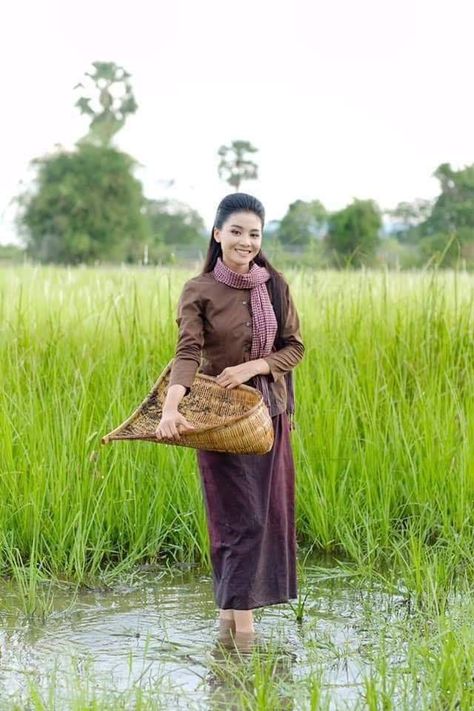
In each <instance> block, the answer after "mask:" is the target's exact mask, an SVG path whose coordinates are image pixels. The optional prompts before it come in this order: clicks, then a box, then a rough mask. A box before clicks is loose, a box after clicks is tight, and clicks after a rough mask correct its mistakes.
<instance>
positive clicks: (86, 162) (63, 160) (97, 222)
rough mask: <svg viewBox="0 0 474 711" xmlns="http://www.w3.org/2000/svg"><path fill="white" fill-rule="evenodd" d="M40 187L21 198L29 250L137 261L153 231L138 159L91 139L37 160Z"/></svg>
mask: <svg viewBox="0 0 474 711" xmlns="http://www.w3.org/2000/svg"><path fill="white" fill-rule="evenodd" d="M32 163H33V165H35V166H37V169H38V173H37V178H36V190H35V191H34V192H26V193H24V194H23V195H21V196H20V198H19V204H20V208H21V209H20V215H19V218H18V224H19V227H20V229H21V230H22V233H23V235H24V237H25V241H26V245H27V254H28V255H29V256H31V257H33V258H34V259H37V260H39V261H41V262H44V263H47V262H57V263H62V264H71V263H72V264H76V263H90V262H94V261H96V260H112V261H113V260H124V261H130V262H131V261H138V260H139V259H140V257H141V255H142V254H143V245H144V243H145V241H146V238H147V236H148V233H149V227H148V223H147V220H146V217H145V216H144V214H143V213H142V208H143V203H144V198H143V194H142V187H141V184H140V183H139V181H138V180H136V179H135V178H134V177H133V175H132V168H133V166H134V161H133V160H132V159H131V158H130V156H128V155H126V154H124V153H121V152H120V151H117V150H115V149H113V148H105V147H99V146H93V145H88V144H83V145H81V146H80V147H79V148H78V149H77V150H75V151H72V152H61V153H58V154H54V155H49V156H45V157H43V158H38V159H35V160H34V161H33V162H32Z"/></svg>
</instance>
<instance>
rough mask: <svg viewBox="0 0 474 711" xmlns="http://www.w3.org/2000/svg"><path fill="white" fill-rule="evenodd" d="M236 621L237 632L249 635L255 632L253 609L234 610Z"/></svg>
mask: <svg viewBox="0 0 474 711" xmlns="http://www.w3.org/2000/svg"><path fill="white" fill-rule="evenodd" d="M234 622H235V633H236V634H244V635H248V634H252V633H254V632H255V629H254V626H253V612H252V610H234Z"/></svg>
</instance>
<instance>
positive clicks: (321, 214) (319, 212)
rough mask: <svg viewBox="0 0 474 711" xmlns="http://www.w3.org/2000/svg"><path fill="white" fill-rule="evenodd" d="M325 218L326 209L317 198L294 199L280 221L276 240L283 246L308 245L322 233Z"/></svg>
mask: <svg viewBox="0 0 474 711" xmlns="http://www.w3.org/2000/svg"><path fill="white" fill-rule="evenodd" d="M327 219H328V215H327V212H326V209H325V208H324V205H323V204H322V203H321V202H320V201H319V200H312V201H311V202H305V201H304V200H296V201H295V202H293V203H291V205H290V206H289V208H288V212H287V213H286V215H285V216H284V218H283V219H282V221H281V223H280V226H279V228H278V232H277V236H278V240H279V241H280V242H281V244H283V245H285V246H292V245H308V244H309V243H310V242H311V240H313V239H317V238H320V237H322V236H323V235H324V233H325V231H326V226H327Z"/></svg>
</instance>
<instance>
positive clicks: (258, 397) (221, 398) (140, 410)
mask: <svg viewBox="0 0 474 711" xmlns="http://www.w3.org/2000/svg"><path fill="white" fill-rule="evenodd" d="M172 362H173V361H170V362H169V363H168V365H167V366H166V368H165V370H164V371H163V372H162V373H161V375H160V377H159V378H158V380H157V381H156V383H155V384H154V385H153V387H152V389H151V391H150V393H149V395H147V397H146V398H145V400H144V401H143V402H142V403H141V405H139V407H137V409H136V410H135V411H134V412H133V413H132V414H131V415H130V417H128V418H127V419H126V420H125V421H124V422H123V423H122V424H121V425H119V426H118V427H116V428H115V429H114V430H112V431H111V432H109V433H108V434H107V435H105V436H104V437H102V439H101V442H102V444H107V443H108V442H111V441H112V440H122V439H128V440H133V439H138V440H146V441H149V442H155V443H157V444H174V445H178V446H182V447H193V448H194V449H205V450H209V451H215V452H228V453H234V454H265V453H266V452H269V451H270V449H271V448H272V446H273V424H272V420H271V417H270V413H269V412H268V408H267V407H266V405H265V403H264V401H263V397H262V394H261V393H260V392H259V391H258V390H257V389H256V388H252V387H250V386H249V385H239V386H237V387H236V388H232V389H230V390H228V389H227V388H224V387H222V386H221V385H219V384H218V383H217V382H216V380H215V378H214V377H211V376H209V375H204V374H203V373H196V376H195V378H194V381H193V384H192V388H191V391H190V392H189V393H188V395H185V397H184V398H183V399H182V400H181V402H180V404H179V405H178V410H179V412H181V413H182V414H183V415H184V417H185V418H186V419H187V420H188V422H190V423H191V424H192V425H194V427H195V428H196V429H195V430H193V431H192V432H191V431H189V432H183V433H181V434H180V438H179V440H177V441H174V440H169V439H157V438H156V436H155V431H156V428H157V426H158V423H159V421H160V419H161V413H162V407H163V402H164V399H165V397H166V393H167V390H168V386H169V377H170V372H171V365H172Z"/></svg>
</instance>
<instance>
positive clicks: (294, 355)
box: [264, 284, 305, 382]
mask: <svg viewBox="0 0 474 711" xmlns="http://www.w3.org/2000/svg"><path fill="white" fill-rule="evenodd" d="M286 300H287V304H288V310H287V315H286V320H285V324H284V326H283V328H282V331H281V341H282V342H283V344H284V345H283V347H282V348H280V349H279V350H277V351H274V352H273V353H270V354H269V355H267V356H265V357H264V360H265V361H266V362H267V363H268V365H269V366H270V373H269V375H268V378H269V380H270V382H274V381H276V380H279V379H280V378H282V377H283V376H284V375H286V373H288V372H289V371H290V370H292V369H293V368H294V367H295V365H297V364H298V363H299V362H300V360H301V359H302V358H303V355H304V351H305V347H304V344H303V340H302V338H301V334H300V321H299V317H298V312H297V310H296V306H295V303H294V301H293V298H292V296H291V293H290V287H289V286H288V284H287V285H286Z"/></svg>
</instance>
